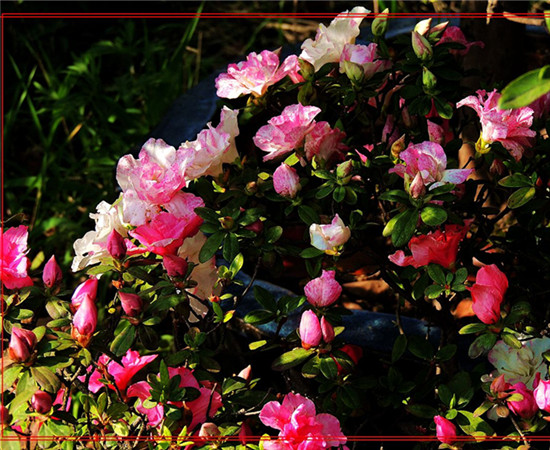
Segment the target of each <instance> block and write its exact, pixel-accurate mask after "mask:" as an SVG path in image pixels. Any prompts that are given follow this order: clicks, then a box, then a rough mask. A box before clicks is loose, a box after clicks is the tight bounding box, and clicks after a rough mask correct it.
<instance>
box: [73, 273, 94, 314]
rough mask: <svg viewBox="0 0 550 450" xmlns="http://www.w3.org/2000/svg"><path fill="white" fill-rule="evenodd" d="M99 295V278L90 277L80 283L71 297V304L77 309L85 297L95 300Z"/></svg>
mask: <svg viewBox="0 0 550 450" xmlns="http://www.w3.org/2000/svg"><path fill="white" fill-rule="evenodd" d="M96 295H97V278H90V279H88V280H86V281H85V282H84V283H82V284H80V285H79V286H78V287H77V288H76V289H75V291H74V293H73V296H72V297H71V305H72V306H73V307H74V309H75V310H77V309H78V308H79V307H80V304H81V303H82V302H83V301H84V299H85V298H90V299H91V300H92V301H95V298H96Z"/></svg>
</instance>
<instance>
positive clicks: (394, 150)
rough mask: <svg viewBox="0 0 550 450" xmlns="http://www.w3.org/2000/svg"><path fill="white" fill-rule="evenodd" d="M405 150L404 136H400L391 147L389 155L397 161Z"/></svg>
mask: <svg viewBox="0 0 550 450" xmlns="http://www.w3.org/2000/svg"><path fill="white" fill-rule="evenodd" d="M403 150H405V135H403V136H401V137H400V138H399V139H397V140H396V141H395V142H394V143H393V144H392V145H391V149H390V151H391V155H392V156H393V157H394V158H395V159H399V154H400V153H401V152H402V151H403Z"/></svg>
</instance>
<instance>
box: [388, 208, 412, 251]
mask: <svg viewBox="0 0 550 450" xmlns="http://www.w3.org/2000/svg"><path fill="white" fill-rule="evenodd" d="M417 222H418V211H417V210H416V209H407V210H406V211H403V212H402V213H400V214H398V215H397V219H396V222H395V225H394V226H393V230H392V232H391V240H392V242H393V245H395V246H396V247H402V246H403V245H405V244H407V243H408V242H409V241H410V240H411V238H412V236H413V234H414V230H416V223H417Z"/></svg>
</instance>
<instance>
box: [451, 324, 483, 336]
mask: <svg viewBox="0 0 550 450" xmlns="http://www.w3.org/2000/svg"><path fill="white" fill-rule="evenodd" d="M486 329H487V325H485V324H484V323H469V324H468V325H465V326H463V327H462V328H461V329H460V330H459V331H458V334H474V333H479V332H480V331H485V330H486Z"/></svg>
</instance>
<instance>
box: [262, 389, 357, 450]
mask: <svg viewBox="0 0 550 450" xmlns="http://www.w3.org/2000/svg"><path fill="white" fill-rule="evenodd" d="M260 420H261V421H262V423H263V424H264V425H266V426H268V427H271V428H275V429H277V430H279V436H278V440H276V441H263V444H264V449H265V450H280V449H283V448H284V449H285V450H322V449H326V448H328V447H333V446H340V445H343V444H345V443H346V441H347V438H346V437H345V436H344V435H343V434H342V430H341V429H340V422H339V421H338V419H337V418H336V417H334V416H333V415H331V414H317V413H316V410H315V405H314V403H313V402H312V401H311V400H309V399H308V398H306V397H303V396H301V395H300V394H293V393H292V392H290V393H289V394H287V395H286V396H285V398H284V400H283V402H282V404H281V403H279V402H276V401H272V402H268V403H266V404H265V405H264V407H263V408H262V410H261V411H260Z"/></svg>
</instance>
